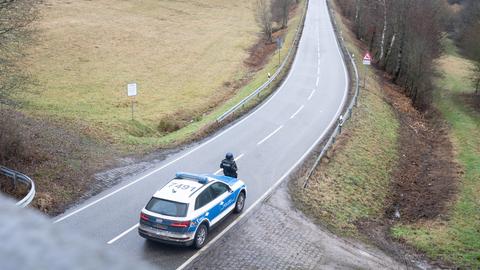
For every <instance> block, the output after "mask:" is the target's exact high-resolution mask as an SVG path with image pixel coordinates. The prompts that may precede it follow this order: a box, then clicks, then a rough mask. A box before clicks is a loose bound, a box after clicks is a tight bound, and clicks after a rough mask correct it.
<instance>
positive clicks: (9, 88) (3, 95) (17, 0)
mask: <svg viewBox="0 0 480 270" xmlns="http://www.w3.org/2000/svg"><path fill="white" fill-rule="evenodd" d="M39 2H40V0H0V104H3V103H5V102H6V101H7V100H8V98H9V97H10V96H11V94H12V93H13V92H14V91H20V90H22V89H23V87H24V86H25V82H26V81H27V76H26V75H25V74H24V71H22V70H21V69H20V68H19V67H18V65H17V63H18V61H19V60H20V59H21V58H22V57H23V49H24V47H25V45H26V44H28V42H29V41H30V40H31V39H30V38H31V29H30V28H29V26H30V24H31V23H32V22H33V21H34V20H35V19H36V18H37V4H38V3H39Z"/></svg>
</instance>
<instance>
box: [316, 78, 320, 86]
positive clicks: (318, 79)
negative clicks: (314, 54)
mask: <svg viewBox="0 0 480 270" xmlns="http://www.w3.org/2000/svg"><path fill="white" fill-rule="evenodd" d="M319 81H320V77H317V82H316V83H315V86H317V87H318V82H319Z"/></svg>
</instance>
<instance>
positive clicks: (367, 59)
mask: <svg viewBox="0 0 480 270" xmlns="http://www.w3.org/2000/svg"><path fill="white" fill-rule="evenodd" d="M371 64H372V56H370V53H369V52H368V51H367V52H366V53H365V55H364V56H363V89H365V77H367V66H370V65H371Z"/></svg>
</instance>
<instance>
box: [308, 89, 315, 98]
mask: <svg viewBox="0 0 480 270" xmlns="http://www.w3.org/2000/svg"><path fill="white" fill-rule="evenodd" d="M315 91H316V90H315V89H313V90H312V92H311V93H310V96H308V100H310V99H312V97H313V94H315Z"/></svg>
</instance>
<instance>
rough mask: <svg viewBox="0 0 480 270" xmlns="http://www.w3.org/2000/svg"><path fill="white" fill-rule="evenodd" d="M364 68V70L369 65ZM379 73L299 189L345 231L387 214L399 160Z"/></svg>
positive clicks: (313, 212) (326, 220)
mask: <svg viewBox="0 0 480 270" xmlns="http://www.w3.org/2000/svg"><path fill="white" fill-rule="evenodd" d="M336 19H337V24H338V25H339V26H341V27H342V32H343V33H344V35H345V36H347V35H348V36H349V38H346V39H345V40H346V41H347V44H346V45H347V47H348V49H349V50H350V51H351V52H352V53H354V54H355V55H357V56H358V55H362V52H361V51H360V49H359V48H357V47H356V46H355V45H354V44H353V43H351V42H350V41H351V40H354V37H353V35H352V33H351V32H350V31H349V30H348V29H347V28H345V27H343V26H342V25H341V23H340V22H339V21H338V18H336ZM357 62H360V63H361V60H360V59H357ZM360 72H361V75H363V70H360ZM374 77H375V75H374V72H373V70H371V69H369V70H368V73H367V78H368V79H367V80H366V88H367V89H360V96H359V100H358V106H357V107H356V108H354V113H353V117H352V118H351V119H350V120H349V121H348V122H347V123H346V125H345V126H344V133H343V134H342V136H341V137H340V138H339V140H338V141H337V142H336V144H335V146H334V149H333V151H334V154H333V155H331V158H329V161H328V163H322V164H321V165H320V166H319V167H317V168H316V170H315V172H314V174H313V175H312V177H311V179H310V181H309V183H308V187H307V188H306V189H304V188H303V187H302V184H303V182H302V181H300V183H297V184H296V185H295V187H294V191H293V194H294V195H293V197H294V200H295V202H296V205H297V206H299V207H300V209H302V210H303V211H304V212H306V213H307V214H308V215H309V216H312V217H314V218H315V219H316V220H318V221H319V222H320V223H322V224H324V225H327V226H328V227H329V228H330V229H331V230H333V231H334V232H335V233H338V234H340V235H347V236H353V235H358V233H357V229H356V225H355V223H356V222H357V221H359V220H361V219H363V218H375V217H379V216H382V214H383V210H384V206H385V205H384V199H385V197H386V196H387V194H388V192H389V185H390V170H391V168H392V166H393V164H394V162H395V160H396V154H397V151H396V144H397V136H398V135H397V129H398V126H399V123H398V121H397V119H396V117H395V114H394V112H393V111H392V109H391V107H390V106H389V105H388V104H387V103H385V101H384V100H383V98H382V97H383V94H382V90H381V89H382V88H381V85H379V84H378V82H377V81H376V80H374V79H372V78H374ZM302 180H303V179H302Z"/></svg>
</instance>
